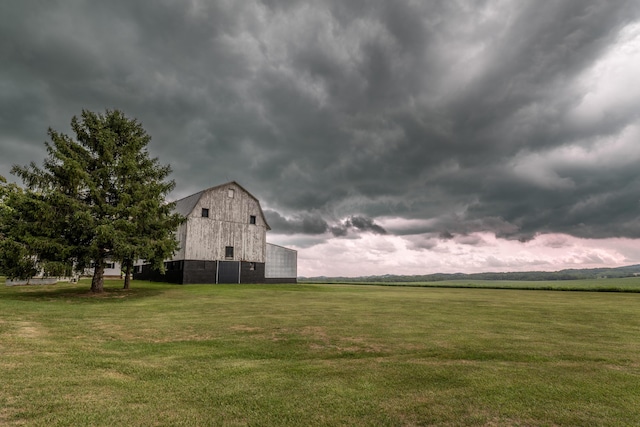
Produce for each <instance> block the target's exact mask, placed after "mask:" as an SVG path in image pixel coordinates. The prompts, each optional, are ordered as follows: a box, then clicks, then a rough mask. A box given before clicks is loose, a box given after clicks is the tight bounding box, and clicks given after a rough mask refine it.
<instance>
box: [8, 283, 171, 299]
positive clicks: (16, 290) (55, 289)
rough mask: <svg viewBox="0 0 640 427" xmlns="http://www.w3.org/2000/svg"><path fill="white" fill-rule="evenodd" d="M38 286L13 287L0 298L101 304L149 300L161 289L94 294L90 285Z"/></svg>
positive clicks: (120, 288)
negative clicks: (141, 299)
mask: <svg viewBox="0 0 640 427" xmlns="http://www.w3.org/2000/svg"><path fill="white" fill-rule="evenodd" d="M63 286H64V287H60V285H39V286H37V287H35V286H30V285H26V286H15V287H12V288H11V290H10V291H8V292H3V293H1V294H0V298H6V299H13V300H21V301H38V300H40V301H66V302H78V303H103V302H118V301H124V300H132V299H140V298H149V297H154V296H157V295H160V294H161V293H162V290H161V289H150V288H131V289H122V287H118V288H115V287H112V286H109V287H108V285H107V286H105V288H104V292H102V293H99V294H96V293H93V292H91V291H90V290H89V286H90V285H85V284H84V283H81V284H79V285H77V286H73V287H69V286H68V285H63Z"/></svg>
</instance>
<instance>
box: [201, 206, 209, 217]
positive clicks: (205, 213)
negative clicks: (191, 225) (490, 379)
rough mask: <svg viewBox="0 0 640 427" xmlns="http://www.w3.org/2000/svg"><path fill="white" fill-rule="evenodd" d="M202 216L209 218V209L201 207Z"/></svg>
mask: <svg viewBox="0 0 640 427" xmlns="http://www.w3.org/2000/svg"><path fill="white" fill-rule="evenodd" d="M202 218H209V209H207V208H202Z"/></svg>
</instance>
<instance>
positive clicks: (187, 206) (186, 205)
mask: <svg viewBox="0 0 640 427" xmlns="http://www.w3.org/2000/svg"><path fill="white" fill-rule="evenodd" d="M230 184H233V185H236V186H238V187H240V189H241V190H242V191H244V192H245V193H247V194H248V195H249V196H250V197H251V198H252V199H254V200H255V201H256V202H258V208H260V216H261V217H262V220H263V221H264V224H265V225H266V226H267V230H271V227H269V223H268V222H267V219H266V218H265V216H264V212H263V211H262V206H260V200H258V198H257V197H256V196H254V195H253V194H251V193H249V192H248V191H247V190H246V189H245V188H244V187H243V186H242V185H240V184H238V183H237V182H236V181H229V182H226V183H224V184H220V185H216V186H214V187H209V188H207V189H206V190H202V191H198V192H197V193H195V194H192V195H190V196H187V197H184V198H182V199H180V200H176V206H175V208H174V211H175V212H176V213H179V214H180V215H182V216H187V215H189V214H190V213H191V212H193V208H195V207H196V205H197V204H198V201H199V200H200V197H202V195H203V194H204V193H206V192H208V191H212V190H217V189H218V188H221V187H226V186H228V185H230Z"/></svg>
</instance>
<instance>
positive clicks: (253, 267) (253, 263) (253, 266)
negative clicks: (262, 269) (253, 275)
mask: <svg viewBox="0 0 640 427" xmlns="http://www.w3.org/2000/svg"><path fill="white" fill-rule="evenodd" d="M255 269H256V263H255V262H250V263H249V270H251V271H253V270H255Z"/></svg>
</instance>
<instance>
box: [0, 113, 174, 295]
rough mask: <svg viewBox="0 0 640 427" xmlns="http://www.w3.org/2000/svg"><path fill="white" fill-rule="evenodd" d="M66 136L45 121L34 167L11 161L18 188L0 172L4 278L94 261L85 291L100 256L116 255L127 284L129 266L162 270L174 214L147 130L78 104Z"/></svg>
mask: <svg viewBox="0 0 640 427" xmlns="http://www.w3.org/2000/svg"><path fill="white" fill-rule="evenodd" d="M71 128H72V130H73V132H74V133H75V138H71V137H69V136H67V135H65V134H63V133H60V132H57V131H55V130H53V129H51V128H49V130H48V135H49V138H50V141H49V142H45V146H46V149H47V154H48V155H47V157H46V158H45V160H44V162H43V164H42V166H41V167H40V166H37V165H36V164H35V163H34V162H31V163H30V164H29V165H27V166H19V165H14V166H13V168H12V169H11V173H12V174H14V175H16V176H17V177H19V178H20V179H21V180H22V182H23V183H24V187H20V186H18V185H17V184H13V183H8V182H7V180H6V178H5V177H3V176H0V274H4V275H6V276H7V278H9V279H15V278H20V279H25V278H29V277H33V276H35V275H38V274H42V275H43V276H45V277H52V276H54V277H55V276H57V277H60V276H70V275H72V274H73V273H78V272H82V271H84V270H85V269H87V268H93V276H92V280H91V292H94V293H101V292H103V291H104V269H105V264H106V262H107V261H118V262H120V263H121V265H122V266H123V270H124V273H125V274H124V278H125V279H124V288H125V289H127V288H129V280H130V275H131V272H132V268H133V263H134V261H135V260H137V259H142V260H145V261H146V262H148V263H151V264H152V267H153V268H157V269H159V270H160V271H164V260H165V259H166V258H168V257H170V256H171V254H172V253H173V252H174V251H175V250H176V249H177V248H178V242H177V240H176V239H175V236H174V231H175V229H176V228H177V226H178V225H179V224H180V223H181V222H182V221H183V217H182V216H180V215H178V214H176V213H173V208H174V204H173V203H166V202H165V198H166V196H167V194H168V193H169V192H170V191H171V190H172V189H173V188H174V187H175V182H174V181H173V180H167V177H168V176H169V174H170V173H171V167H170V166H169V165H162V164H160V162H159V160H158V159H157V158H151V157H150V156H149V153H148V151H147V146H148V144H149V142H150V141H151V137H150V136H149V135H148V134H147V132H146V131H145V130H144V128H143V127H142V125H141V124H140V123H139V122H138V121H137V120H136V119H129V118H127V117H125V115H124V114H123V113H122V112H121V111H119V110H106V112H105V113H104V114H97V113H94V112H91V111H87V110H83V111H82V114H81V116H80V118H77V117H76V116H74V117H73V118H72V119H71Z"/></svg>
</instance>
